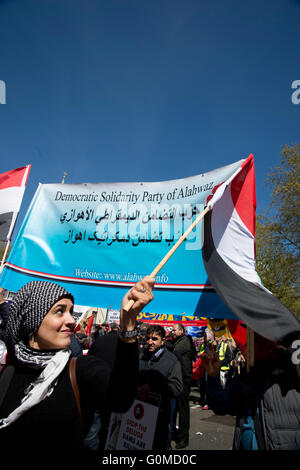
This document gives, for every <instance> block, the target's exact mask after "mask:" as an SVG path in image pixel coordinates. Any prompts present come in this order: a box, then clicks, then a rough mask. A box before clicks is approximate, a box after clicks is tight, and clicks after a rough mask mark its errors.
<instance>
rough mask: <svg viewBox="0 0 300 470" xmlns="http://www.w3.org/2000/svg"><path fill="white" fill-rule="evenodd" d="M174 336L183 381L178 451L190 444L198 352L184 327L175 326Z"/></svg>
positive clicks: (179, 414)
mask: <svg viewBox="0 0 300 470" xmlns="http://www.w3.org/2000/svg"><path fill="white" fill-rule="evenodd" d="M172 336H173V338H174V342H175V346H174V353H175V354H176V355H179V356H180V362H181V367H182V381H183V394H182V395H181V396H180V397H178V398H177V403H176V412H178V416H179V428H178V432H174V433H173V435H174V439H175V440H176V449H184V448H185V447H187V446H188V443H189V429H190V404H189V396H190V390H191V384H192V375H193V362H194V360H195V358H196V350H195V346H194V345H193V342H192V339H191V338H190V337H188V336H187V335H186V334H185V329H184V326H183V325H181V324H179V323H176V324H175V325H173V328H172ZM175 417H176V413H175ZM174 424H176V418H175V420H174ZM174 431H175V429H174Z"/></svg>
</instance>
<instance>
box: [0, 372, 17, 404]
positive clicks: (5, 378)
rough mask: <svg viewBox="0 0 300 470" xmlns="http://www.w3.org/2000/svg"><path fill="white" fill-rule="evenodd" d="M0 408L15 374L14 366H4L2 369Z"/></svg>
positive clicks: (0, 377)
mask: <svg viewBox="0 0 300 470" xmlns="http://www.w3.org/2000/svg"><path fill="white" fill-rule="evenodd" d="M0 372H1V375H0V406H1V405H2V402H3V400H4V398H5V395H6V393H7V390H8V387H9V384H10V382H11V379H12V378H13V375H14V373H15V368H14V366H11V365H4V366H2V367H1V368H0Z"/></svg>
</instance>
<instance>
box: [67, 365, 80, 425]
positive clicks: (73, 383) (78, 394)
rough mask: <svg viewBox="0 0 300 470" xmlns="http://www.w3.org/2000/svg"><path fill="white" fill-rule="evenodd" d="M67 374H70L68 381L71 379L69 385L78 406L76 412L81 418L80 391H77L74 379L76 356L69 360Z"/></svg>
mask: <svg viewBox="0 0 300 470" xmlns="http://www.w3.org/2000/svg"><path fill="white" fill-rule="evenodd" d="M69 375H70V381H71V385H72V388H73V392H74V396H75V400H76V405H77V408H78V413H79V416H80V419H81V418H82V416H81V406H80V393H79V388H78V384H77V380H76V357H72V358H71V360H70V363H69Z"/></svg>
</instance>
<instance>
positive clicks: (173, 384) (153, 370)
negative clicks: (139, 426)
mask: <svg viewBox="0 0 300 470" xmlns="http://www.w3.org/2000/svg"><path fill="white" fill-rule="evenodd" d="M143 385H148V386H149V387H150V392H152V393H155V394H158V395H159V396H160V405H159V413H158V418H157V423H156V430H155V435H154V442H153V447H152V448H153V449H154V450H163V449H166V448H167V445H168V433H169V427H168V425H169V422H170V414H171V398H177V397H179V396H180V395H181V394H182V390H183V384H182V375H181V365H180V363H179V361H178V359H177V358H176V356H175V355H174V354H173V353H172V352H170V351H168V350H167V349H166V348H165V347H163V348H162V349H161V350H159V351H157V353H156V354H150V353H149V351H148V349H145V350H144V351H143V352H142V353H141V354H140V365H139V387H142V386H143Z"/></svg>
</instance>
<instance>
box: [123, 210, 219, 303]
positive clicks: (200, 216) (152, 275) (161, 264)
mask: <svg viewBox="0 0 300 470" xmlns="http://www.w3.org/2000/svg"><path fill="white" fill-rule="evenodd" d="M210 209H211V207H210V206H207V207H206V208H205V209H204V210H203V211H202V212H201V214H200V215H198V217H197V218H196V219H195V220H194V222H193V223H192V224H191V225H190V226H189V228H188V229H187V230H186V231H185V232H184V234H183V235H181V237H180V238H179V240H178V241H177V242H176V243H175V245H174V246H172V248H171V249H170V251H169V252H168V253H167V254H166V256H165V257H164V258H163V259H162V260H161V262H160V263H159V264H158V265H157V266H156V268H155V269H154V270H153V271H152V273H151V274H150V277H153V278H155V276H156V275H157V274H158V273H159V271H160V270H161V269H162V267H163V266H164V265H165V264H166V262H167V261H168V260H169V259H170V258H171V256H172V255H173V254H174V253H175V251H176V250H177V248H179V246H180V245H181V243H182V242H183V241H184V240H185V239H186V237H187V236H188V235H189V234H190V233H191V231H192V230H193V229H194V228H195V227H196V225H197V224H198V223H199V222H200V220H201V219H203V217H204V216H205V214H206V213H207V212H208V211H209V210H210ZM133 304H134V300H129V302H128V303H127V304H126V305H125V307H124V308H123V310H125V312H128V311H129V310H130V309H131V307H132V306H133Z"/></svg>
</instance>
